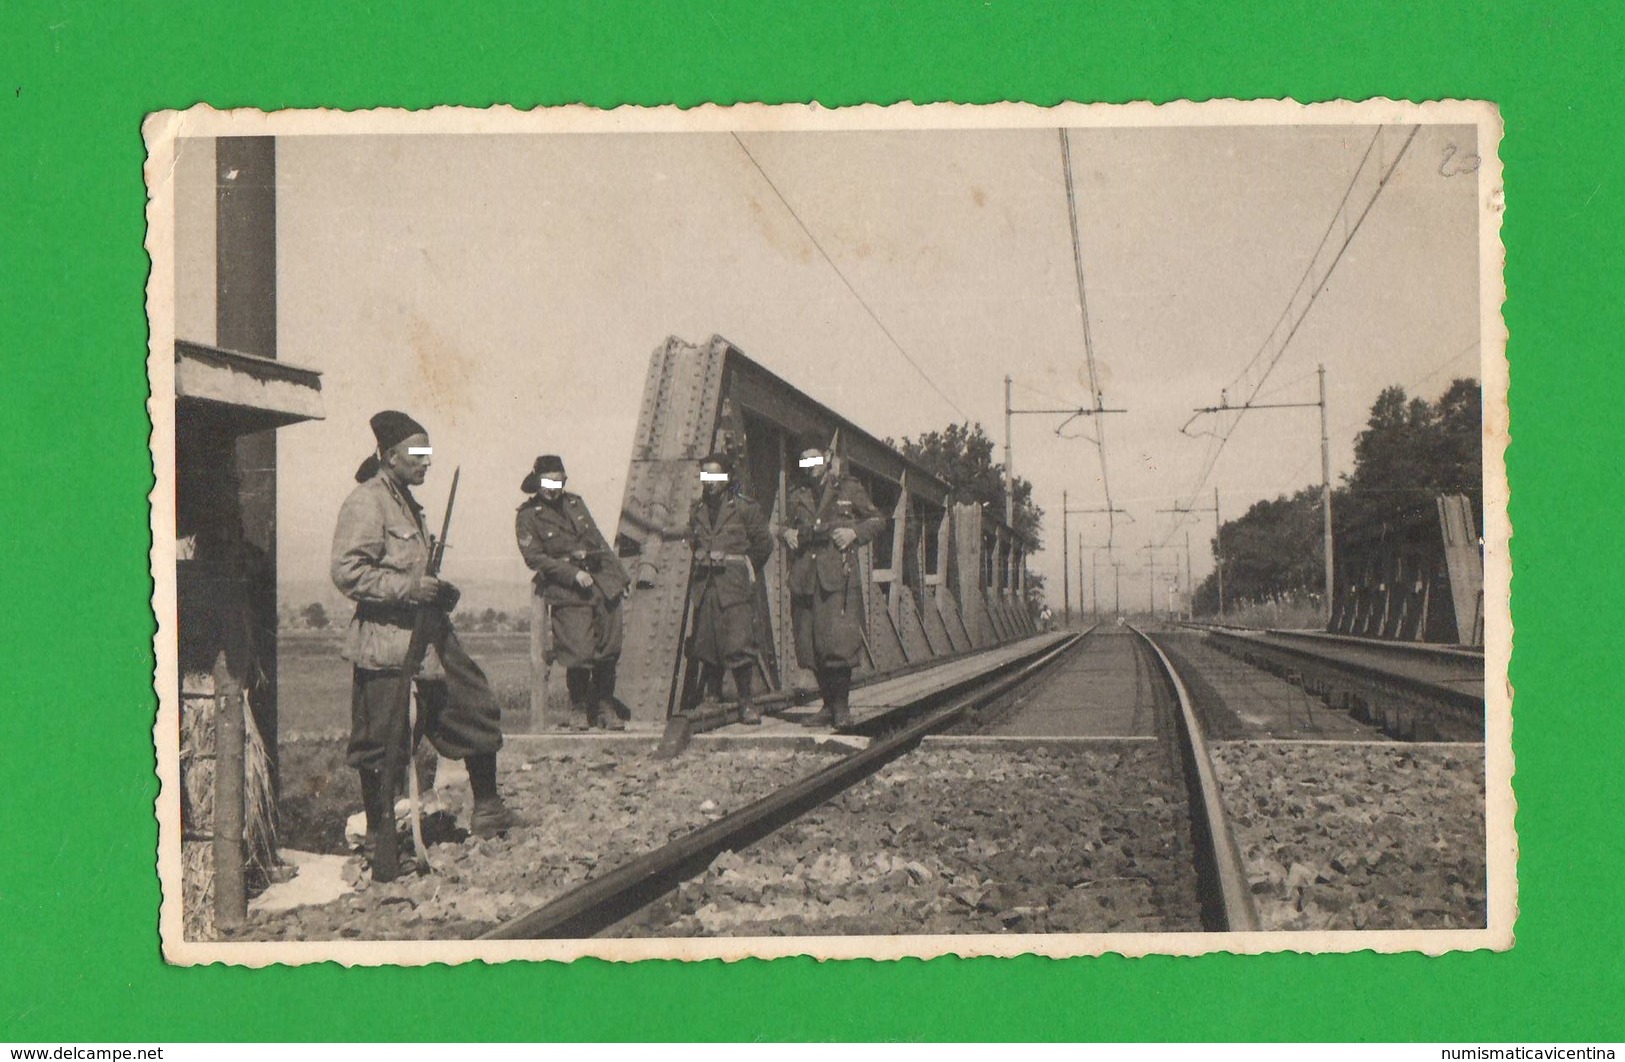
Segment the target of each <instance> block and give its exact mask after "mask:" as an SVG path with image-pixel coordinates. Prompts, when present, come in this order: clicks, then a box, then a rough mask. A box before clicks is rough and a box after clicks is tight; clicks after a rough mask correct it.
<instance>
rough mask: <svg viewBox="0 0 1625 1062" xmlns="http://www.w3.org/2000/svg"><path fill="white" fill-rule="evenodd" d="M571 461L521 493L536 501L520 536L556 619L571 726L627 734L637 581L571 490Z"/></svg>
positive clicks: (549, 465)
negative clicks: (620, 702)
mask: <svg viewBox="0 0 1625 1062" xmlns="http://www.w3.org/2000/svg"><path fill="white" fill-rule="evenodd" d="M566 482H567V476H566V473H565V470H564V460H563V459H562V458H560V457H559V456H558V455H557V454H544V455H543V456H541V457H538V458H537V459H536V462H535V464H534V465H533V466H532V468H531V470H530V472H529V474H528V475H526V476H525V478H524V481H523V482H522V483H520V485H519V489H520V490H522V491H524V492H525V493H526V494H528V495H530V497H529V498H527V499H526V500H525V502H524V503H523V504H521V505H520V506H519V512H518V514H517V516H516V517H515V518H514V535H515V536H516V537H517V538H518V540H519V553H520V555H521V556H523V557H524V558H525V563H526V564H527V565H529V567H530V570H531V571H533V572H535V573H536V575H535V578H534V580H533V582H534V584H535V587H536V593H537V594H538V595H539V596H540V597H541V598H542V600H543V601H545V602H546V603H547V606H548V611H549V612H550V613H551V616H552V619H551V624H552V636H553V649H552V660H553V661H554V662H556V663H559V664H562V665H563V666H564V679H565V685H566V687H567V688H568V690H569V695H570V717H569V719H568V721H567V722H566V723H565V725H566V726H568V727H571V728H573V729H577V730H586V729H587V728H588V727H589V726H597V727H601V728H603V729H606V730H624V729H626V725H625V724H624V723H623V722H622V721H621V717H620V713H619V711H618V708H617V706H616V704H615V670H616V666H617V664H618V663H619V662H620V658H621V598H623V597H624V596H625V595H626V591H627V587H629V586H630V585H631V582H632V580H631V578H630V577H629V576H628V575H627V573H626V569H625V568H623V567H622V566H621V562H620V559H619V558H618V557H616V556H615V553H614V551H612V550H611V549H610V548H609V543H608V542H606V541H604V536H603V533H602V532H600V531H599V530H598V525H597V524H596V523H594V522H593V518H592V514H591V513H589V512H588V511H587V503H586V502H584V501H582V500H581V496H580V495H579V494H572V493H570V492H569V491H567V490H565V489H564V485H565V483H566Z"/></svg>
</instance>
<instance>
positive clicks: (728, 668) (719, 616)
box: [332, 410, 885, 839]
mask: <svg viewBox="0 0 1625 1062" xmlns="http://www.w3.org/2000/svg"><path fill="white" fill-rule="evenodd" d="M371 426H372V431H373V437H374V441H375V449H374V452H373V453H372V454H370V455H369V456H368V457H367V459H366V460H365V461H363V462H362V464H361V467H360V468H359V469H358V470H357V471H356V476H355V478H356V483H357V485H356V487H355V489H354V490H353V491H351V493H350V496H349V497H348V498H347V499H346V500H345V502H344V505H343V507H342V508H341V510H340V511H339V517H338V525H337V529H336V530H335V533H334V537H333V553H332V577H333V582H334V584H335V585H336V586H337V587H338V588H339V590H340V591H342V592H343V593H344V594H345V595H346V596H347V597H349V598H350V599H352V600H353V601H355V603H356V610H355V618H354V619H353V620H352V621H351V624H350V627H349V630H348V631H347V634H346V639H345V643H344V650H343V652H344V657H345V659H347V660H348V661H349V662H350V664H351V666H352V668H353V681H352V686H351V702H350V703H351V730H350V743H349V748H348V753H347V762H348V764H349V765H350V766H351V767H352V768H354V769H356V770H357V771H359V772H360V776H361V790H362V800H363V805H364V808H365V811H366V818H367V831H368V837H369V839H373V838H376V837H377V835H378V833H379V831H382V830H386V829H389V830H392V829H393V828H394V821H395V820H394V804H395V796H396V793H397V791H398V789H399V786H400V784H401V780H400V779H399V778H396V777H392V771H391V770H390V769H386V763H388V764H391V765H393V764H396V763H399V762H404V761H405V760H407V759H409V752H410V749H412V748H415V747H416V745H417V742H418V740H419V739H421V738H427V739H428V740H429V742H430V743H432V745H433V746H434V748H435V749H436V750H437V751H438V752H439V754H440V755H441V756H444V757H446V758H448V759H460V760H463V761H464V763H465V764H466V766H467V768H468V777H469V783H470V787H471V788H472V790H473V796H474V805H473V810H472V814H471V815H470V819H469V829H470V831H471V832H472V833H474V834H475V835H477V836H481V837H490V836H495V835H497V834H501V833H504V832H506V831H508V830H510V829H513V828H515V827H519V826H523V825H526V823H525V822H524V821H523V820H522V819H521V818H520V817H519V816H518V815H516V814H515V813H514V812H513V811H512V810H511V809H509V808H508V807H507V806H506V805H505V804H504V802H503V800H502V797H501V795H500V793H499V792H498V790H497V782H496V754H497V751H498V750H499V749H500V748H501V747H502V731H501V726H500V720H501V713H500V709H499V708H498V706H497V702H496V698H495V696H494V695H493V693H492V691H491V687H490V684H489V682H488V681H487V680H486V677H485V674H484V672H482V671H481V670H480V667H479V665H478V664H476V663H475V662H474V661H473V660H472V659H471V658H470V657H469V655H468V654H467V653H466V652H465V651H464V650H463V648H462V646H461V645H460V644H459V643H458V640H457V635H456V632H455V631H454V630H453V629H452V626H451V623H450V620H449V616H450V614H451V611H452V609H453V608H454V607H455V606H456V603H457V600H458V597H459V593H458V590H457V588H456V587H455V586H453V585H452V584H451V583H449V582H447V581H445V580H443V579H440V578H438V576H437V575H436V574H432V573H431V572H430V571H429V568H430V555H431V549H432V546H433V542H432V539H431V537H430V534H429V531H428V528H427V525H426V524H425V521H424V515H423V508H422V506H421V505H419V504H418V502H417V500H416V498H414V497H413V495H412V488H413V487H415V486H419V485H421V484H422V483H423V482H424V480H425V477H426V476H427V474H428V471H429V467H430V464H431V461H432V448H431V446H430V444H429V434H428V431H427V429H425V428H424V427H423V425H421V424H420V423H418V422H417V421H416V420H414V419H413V418H412V417H410V416H409V415H407V414H405V413H401V412H398V411H395V410H385V411H383V412H381V413H379V414H377V415H376V416H374V417H373V418H372V420H371ZM834 459H835V455H834V454H833V453H831V452H829V451H828V450H826V449H824V448H821V447H816V446H815V447H810V448H807V449H805V450H803V451H802V452H801V454H800V457H799V459H798V467H799V469H800V473H801V474H800V476H799V481H798V482H797V483H796V484H795V486H794V487H793V489H792V490H791V491H790V493H789V496H788V498H787V499H786V506H785V514H786V516H785V520H784V522H783V525H782V526H781V528H780V530H779V534H778V540H779V542H781V543H782V544H783V546H784V548H785V550H786V551H787V555H788V583H789V590H790V601H791V625H792V629H793V632H794V642H795V652H796V660H797V663H799V664H800V665H801V666H802V667H805V668H808V669H810V670H812V671H813V673H814V674H815V675H816V676H817V679H818V689H819V693H820V695H821V696H822V700H823V704H822V707H821V709H820V711H819V712H818V713H817V714H816V715H814V716H813V717H812V718H811V719H810V720H809V722H810V723H812V724H814V725H824V726H837V727H838V726H843V725H845V724H846V723H847V722H848V719H849V716H848V696H849V693H850V691H851V686H852V672H853V669H854V668H855V667H857V665H858V662H859V659H860V657H861V655H862V651H863V639H864V627H863V622H864V604H863V579H862V575H861V571H860V569H859V565H858V564H857V563H856V560H855V558H854V555H853V554H854V551H855V550H856V549H857V548H858V547H859V546H861V545H863V544H865V543H867V542H870V541H872V540H873V539H874V537H875V536H876V535H877V534H879V533H880V531H881V530H882V529H883V528H884V526H885V521H884V520H883V519H882V517H881V516H880V514H879V512H878V511H877V510H876V509H875V507H874V504H873V503H872V501H871V500H870V498H869V495H868V493H867V491H865V489H864V487H863V485H862V483H861V482H859V481H858V480H857V479H855V478H852V477H850V476H846V475H843V474H841V473H840V471H839V470H838V469H837V468H836V467H835V460H834ZM698 474H699V479H700V483H701V493H700V498H699V500H698V501H696V502H695V503H694V506H693V508H692V510H691V512H690V514H689V522H688V526H687V528H686V529H678V533H679V534H681V535H682V536H683V537H685V538H686V539H687V542H688V544H689V545H690V547H691V548H692V562H693V568H692V578H691V581H690V594H689V605H690V608H689V613H688V614H689V620H688V630H689V637H688V639H687V641H686V643H685V651H686V652H687V654H688V656H689V659H690V661H691V665H693V666H695V667H697V669H698V682H697V687H698V692H699V695H700V696H701V697H703V698H704V699H705V700H708V701H720V699H721V697H722V684H723V679H724V675H725V673H730V672H731V674H732V676H733V680H734V687H735V693H736V699H737V703H738V709H739V716H740V721H741V722H743V723H746V724H757V723H760V722H761V714H760V712H759V711H758V710H757V708H756V705H755V698H754V689H755V676H756V671H757V669H758V667H759V666H760V663H759V662H760V659H761V642H760V639H761V637H762V635H763V633H764V632H763V631H762V630H761V623H760V622H759V619H758V606H757V584H758V583H759V582H760V580H761V579H762V574H763V569H764V566H765V564H766V563H767V560H768V558H769V557H770V556H771V555H772V553H773V550H774V546H775V541H774V536H773V534H772V533H771V531H770V529H769V526H768V519H767V517H766V515H765V514H764V513H763V511H762V508H761V506H760V505H758V504H757V503H756V502H755V501H753V500H752V499H751V498H750V497H749V496H748V495H746V494H745V493H743V492H742V491H741V490H740V489H739V488H740V484H739V482H738V479H737V475H736V469H735V466H734V460H733V458H732V456H731V455H729V454H727V453H715V454H712V455H710V456H708V457H706V458H704V459H703V460H702V461H701V462H700V464H699V468H698ZM567 482H568V475H567V473H566V471H565V467H564V461H563V460H562V459H561V458H560V457H559V456H557V455H554V454H547V455H543V456H541V457H538V458H537V459H536V460H535V462H534V464H533V466H532V467H531V469H530V471H529V472H528V473H527V474H526V475H525V477H524V479H523V481H522V482H521V484H520V490H521V491H522V492H523V493H524V494H525V495H526V498H525V500H524V502H522V503H521V504H520V506H519V510H518V513H517V515H516V518H515V536H516V538H517V540H518V546H519V552H520V555H521V556H522V557H523V558H524V560H525V563H526V565H528V566H529V568H530V569H531V571H532V572H534V573H535V575H534V577H533V580H532V582H533V584H534V587H535V593H536V594H537V595H538V596H540V597H541V598H542V600H543V602H544V603H545V604H546V606H547V608H546V610H545V611H546V614H547V615H548V617H549V620H548V622H549V629H548V634H549V636H550V638H551V651H550V660H551V661H552V662H553V663H555V664H558V665H559V666H561V667H562V668H563V669H564V673H565V686H566V690H567V692H568V697H569V713H568V715H567V717H566V719H565V722H564V724H563V725H565V726H566V727H569V728H571V729H578V730H585V729H588V728H589V727H594V726H596V727H599V728H603V729H608V730H621V729H624V727H625V724H624V722H623V721H622V718H621V714H620V707H619V705H618V704H617V702H616V700H615V678H616V665H617V663H618V661H619V659H620V654H621V643H622V622H621V602H622V600H623V599H624V598H625V596H626V594H627V591H628V589H629V587H630V586H631V579H630V577H629V576H628V574H627V571H626V569H625V568H624V567H623V566H622V564H621V561H620V558H619V557H617V556H616V554H615V552H614V551H613V550H612V549H610V547H609V544H608V542H607V541H606V540H605V538H604V535H603V533H602V532H601V531H599V529H598V526H597V524H596V523H595V522H594V521H593V518H592V514H591V513H590V512H588V511H587V506H586V503H585V502H583V501H582V499H581V496H580V495H578V494H574V493H571V492H570V491H568V490H566V489H565V487H566V484H567ZM426 615H427V616H431V617H432V618H433V624H432V634H431V637H430V638H429V639H428V650H427V652H426V653H424V655H423V657H422V662H421V666H417V665H416V663H415V662H413V663H409V662H408V659H407V658H408V646H409V644H410V642H411V639H412V632H413V629H414V625H419V626H420V628H421V622H422V617H424V616H426ZM407 684H411V689H408V688H407ZM412 692H415V694H416V701H415V703H416V706H417V711H416V713H415V715H416V724H417V730H416V732H412V730H411V727H410V726H409V724H408V722H407V719H406V718H405V717H404V716H403V715H402V713H401V711H400V708H399V706H400V705H401V704H403V703H405V702H406V700H407V697H406V696H403V695H404V694H409V693H412ZM392 751H393V753H394V758H392V757H391V755H390V753H391V752H392ZM403 754H404V755H403Z"/></svg>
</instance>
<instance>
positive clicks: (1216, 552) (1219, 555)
mask: <svg viewBox="0 0 1625 1062" xmlns="http://www.w3.org/2000/svg"><path fill="white" fill-rule="evenodd" d="M1223 529H1224V525H1223V524H1221V523H1220V522H1219V488H1218V487H1214V488H1213V565H1214V568H1213V571H1214V573H1215V574H1216V575H1218V577H1219V618H1220V619H1221V620H1222V619H1224V546H1223V544H1222V543H1221V542H1220V541H1219V536H1220V535H1222V534H1223V533H1224V530H1223Z"/></svg>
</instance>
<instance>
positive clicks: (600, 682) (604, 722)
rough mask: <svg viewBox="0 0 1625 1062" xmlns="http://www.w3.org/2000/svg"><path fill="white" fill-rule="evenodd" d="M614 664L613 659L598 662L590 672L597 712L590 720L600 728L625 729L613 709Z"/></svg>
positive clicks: (624, 725)
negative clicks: (606, 661)
mask: <svg viewBox="0 0 1625 1062" xmlns="http://www.w3.org/2000/svg"><path fill="white" fill-rule="evenodd" d="M615 664H616V661H614V660H611V661H609V662H608V663H602V664H599V665H598V666H597V667H595V668H593V672H592V682H593V695H594V696H595V698H596V699H597V712H596V714H595V715H594V716H593V720H592V721H593V725H594V726H597V727H599V728H600V729H602V730H625V729H626V724H625V723H624V722H622V721H621V713H620V712H617V711H616V710H615Z"/></svg>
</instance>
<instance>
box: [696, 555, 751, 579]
mask: <svg viewBox="0 0 1625 1062" xmlns="http://www.w3.org/2000/svg"><path fill="white" fill-rule="evenodd" d="M694 559H695V561H696V562H697V563H698V564H699V565H700V566H701V567H712V566H714V565H716V564H717V563H719V562H720V563H723V564H726V563H727V562H728V561H742V562H744V565H745V575H746V576H747V577H748V578H749V579H750V584H751V585H752V586H755V585H756V565H754V564H752V563H751V562H750V558H749V557H747V556H745V555H744V554H743V553H724V554H723V555H722V556H720V557H715V556H712V555H711V554H709V553H707V554H706V555H705V556H703V557H696V558H694Z"/></svg>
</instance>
